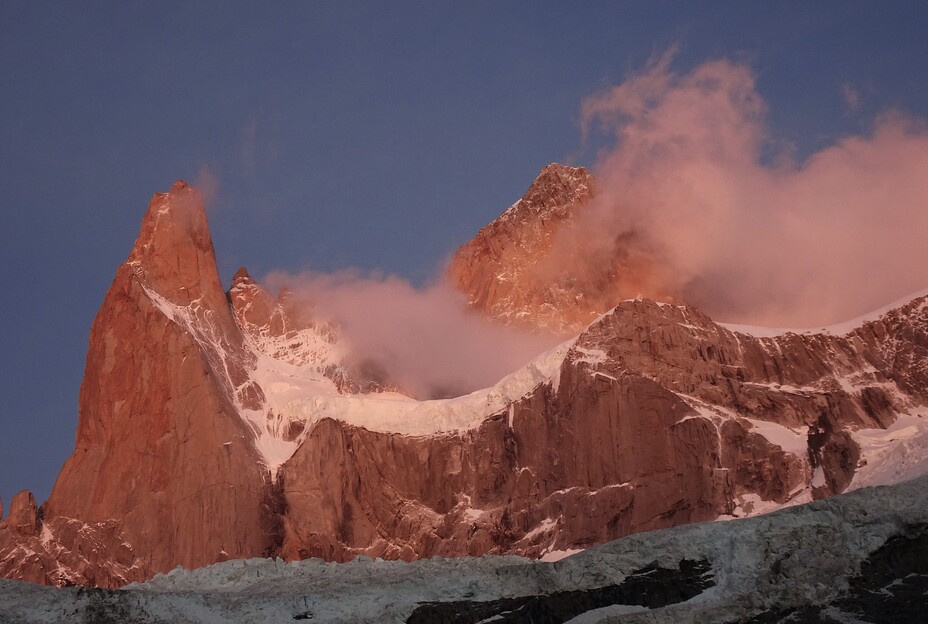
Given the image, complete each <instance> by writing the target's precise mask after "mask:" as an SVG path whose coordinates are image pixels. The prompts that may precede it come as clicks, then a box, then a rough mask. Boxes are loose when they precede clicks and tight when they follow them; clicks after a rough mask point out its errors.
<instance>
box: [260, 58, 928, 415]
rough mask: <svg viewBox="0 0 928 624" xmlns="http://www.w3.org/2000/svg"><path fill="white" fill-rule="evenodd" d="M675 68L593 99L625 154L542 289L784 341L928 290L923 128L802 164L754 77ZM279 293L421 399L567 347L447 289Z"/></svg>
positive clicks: (897, 126) (355, 277)
mask: <svg viewBox="0 0 928 624" xmlns="http://www.w3.org/2000/svg"><path fill="white" fill-rule="evenodd" d="M673 57H674V50H670V51H668V52H667V53H665V54H664V55H663V56H661V57H659V58H656V59H654V60H653V61H652V62H651V63H649V64H648V65H647V66H646V67H645V68H644V69H643V70H642V71H640V72H639V73H636V74H633V75H630V76H629V77H628V78H627V79H626V80H625V81H624V82H623V83H621V84H619V85H617V86H614V87H611V88H608V89H606V90H604V91H602V92H600V93H597V94H594V95H591V96H590V97H589V98H587V99H586V100H584V101H583V102H582V104H581V107H580V110H581V115H580V120H581V131H582V136H581V140H582V141H583V142H586V140H587V139H589V138H590V137H591V136H592V135H594V134H598V135H603V136H605V137H606V139H607V141H608V145H609V147H608V148H607V149H605V150H603V151H602V152H600V154H599V155H598V158H597V161H596V164H595V167H594V168H593V170H594V174H595V177H596V192H595V195H594V197H593V199H592V200H591V201H590V202H589V203H588V204H586V205H585V206H584V208H583V210H581V211H578V213H577V215H576V218H575V219H572V220H571V221H570V222H569V223H567V224H565V225H564V226H563V227H562V228H561V229H560V230H559V231H557V232H556V235H555V238H554V243H553V245H552V247H551V249H550V251H548V252H546V254H545V257H544V258H541V259H540V261H538V262H537V263H535V264H534V269H533V270H534V271H536V272H538V273H539V274H540V276H541V278H542V279H543V278H544V277H545V275H544V274H545V272H548V273H550V275H549V276H548V277H549V278H550V279H551V281H552V282H555V281H558V280H560V281H563V279H562V278H563V277H564V276H569V278H570V280H569V281H570V283H573V284H577V285H579V286H578V288H580V289H581V290H593V291H597V292H598V291H600V290H602V289H603V288H604V287H605V286H604V281H603V280H610V279H618V278H617V277H615V276H617V275H618V276H621V279H622V280H623V282H622V285H621V286H622V287H621V288H619V289H618V290H620V291H622V292H624V296H623V297H621V298H625V297H628V298H634V297H646V298H651V299H656V300H661V301H672V302H675V303H684V304H689V305H694V306H696V307H699V308H701V309H702V310H704V311H705V312H706V313H708V314H709V315H710V316H712V317H713V318H714V319H716V320H718V321H726V322H734V323H743V324H750V325H763V326H777V327H811V326H816V325H825V324H833V323H836V322H841V321H845V320H847V319H850V318H854V317H856V316H859V315H861V314H864V313H866V312H868V311H870V310H873V309H876V308H879V307H881V306H882V305H884V304H886V303H887V302H889V301H893V300H895V299H898V298H899V297H901V296H903V295H906V294H908V293H911V292H915V291H919V290H921V289H923V288H925V286H926V285H928V244H925V233H926V232H928V123H926V121H925V120H924V119H918V118H914V117H912V116H911V115H907V114H905V113H903V112H900V111H895V110H889V111H886V112H884V113H883V114H882V115H880V116H879V117H877V118H876V119H874V120H873V121H872V125H871V127H870V129H869V131H868V132H866V133H864V134H860V135H853V136H845V137H842V138H840V139H838V140H836V141H835V142H834V143H833V144H832V145H830V146H828V147H826V148H824V149H821V150H819V151H818V152H816V153H814V154H811V155H809V156H808V157H806V158H803V159H797V158H795V157H794V156H793V150H792V148H791V146H790V145H789V144H788V143H787V142H785V141H782V140H780V139H777V138H776V137H774V136H772V135H771V133H770V130H769V127H768V123H767V116H768V107H767V104H766V103H765V101H764V99H763V97H762V95H761V94H760V93H759V92H758V90H757V87H756V81H755V76H754V73H753V72H752V70H751V68H750V67H748V66H747V65H745V64H742V63H735V62H732V61H729V60H724V59H723V60H715V61H709V62H706V63H703V64H701V65H699V66H698V67H696V68H695V69H693V70H692V71H690V72H688V73H679V72H676V71H674V70H673V68H672V62H673ZM502 203H504V202H501V204H502ZM535 277H536V278H538V277H539V276H538V275H536V276H535ZM267 282H268V285H269V286H270V287H271V288H272V289H274V288H279V287H282V286H284V285H286V286H288V287H289V288H291V289H293V290H294V291H295V292H296V293H297V294H298V295H299V296H300V297H301V298H302V299H303V300H304V301H306V302H310V303H309V304H308V305H310V306H311V307H312V314H313V315H315V316H317V317H318V316H319V315H322V316H323V317H325V318H326V319H327V320H334V321H336V322H337V323H338V324H339V326H340V327H341V329H342V332H343V336H344V338H345V340H347V341H348V343H349V344H350V345H351V348H352V349H353V352H355V353H357V354H358V358H359V362H360V363H361V364H363V365H365V366H370V365H376V366H378V367H381V368H382V369H383V371H384V372H385V374H386V375H387V376H388V377H390V378H391V380H392V381H393V382H394V383H395V384H396V385H397V386H399V387H401V388H404V389H406V390H408V391H410V392H411V393H412V394H414V395H415V396H416V397H418V398H438V397H447V396H454V395H458V394H463V393H467V392H470V391H473V390H475V389H478V388H482V387H487V386H490V385H492V384H493V383H495V382H496V381H498V380H499V379H500V378H501V377H503V376H504V375H506V374H508V373H510V372H512V371H513V370H515V369H517V368H518V367H520V366H522V365H523V364H525V363H526V362H528V361H529V360H531V359H532V358H533V357H535V356H537V355H538V354H540V353H542V352H543V351H545V350H547V349H549V348H551V347H552V346H554V345H555V344H556V343H557V342H559V341H560V340H562V339H563V337H556V336H553V335H549V334H540V333H537V332H535V333H533V332H529V331H526V330H524V329H518V328H514V327H511V326H505V325H502V324H499V323H494V322H493V321H491V320H489V319H487V318H485V317H484V316H482V315H481V314H479V313H477V312H475V311H474V310H471V309H469V308H468V305H467V301H466V299H465V296H464V295H463V294H461V293H460V292H458V291H457V290H455V289H454V288H452V287H451V286H450V285H448V284H447V283H445V282H440V281H439V282H436V283H433V284H431V285H427V286H425V287H416V286H413V285H412V284H411V283H409V282H408V281H406V280H404V279H402V278H400V277H396V276H386V277H384V276H378V275H376V274H363V273H361V272H359V271H356V270H344V271H339V272H335V273H331V274H323V273H315V272H304V273H300V274H291V273H286V272H272V273H271V274H270V275H269V276H268V277H267ZM625 291H627V292H625ZM615 303H618V301H616V302H615Z"/></svg>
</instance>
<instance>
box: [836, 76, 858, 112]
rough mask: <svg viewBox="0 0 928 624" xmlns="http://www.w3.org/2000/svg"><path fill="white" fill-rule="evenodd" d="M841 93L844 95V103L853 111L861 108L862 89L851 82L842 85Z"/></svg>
mask: <svg viewBox="0 0 928 624" xmlns="http://www.w3.org/2000/svg"><path fill="white" fill-rule="evenodd" d="M841 95H842V97H844V105H845V106H847V109H848V110H849V111H851V112H856V111H857V110H858V109H859V108H860V91H859V90H858V89H857V87H855V86H854V85H852V84H851V83H849V82H846V83H844V84H843V85H841Z"/></svg>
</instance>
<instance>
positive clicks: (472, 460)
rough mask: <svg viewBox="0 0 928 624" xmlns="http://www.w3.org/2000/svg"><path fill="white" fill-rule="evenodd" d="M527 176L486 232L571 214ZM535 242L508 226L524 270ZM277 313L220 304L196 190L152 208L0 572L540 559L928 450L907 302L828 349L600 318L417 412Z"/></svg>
mask: <svg viewBox="0 0 928 624" xmlns="http://www.w3.org/2000/svg"><path fill="white" fill-rule="evenodd" d="M540 178H541V182H539V183H538V184H535V185H533V186H532V187H531V189H530V193H529V194H527V196H528V197H529V199H527V200H525V203H524V204H521V208H519V209H516V210H512V211H511V212H507V213H504V215H503V217H505V216H506V215H507V214H508V215H509V220H512V221H514V220H515V216H519V215H522V213H526V214H528V213H531V214H541V213H544V214H549V213H551V212H552V211H554V213H556V214H558V215H561V217H563V219H562V221H563V220H564V219H568V218H569V217H570V215H571V214H573V213H572V211H573V210H575V209H578V206H581V205H582V203H583V202H584V201H588V200H589V198H591V197H592V191H591V190H590V189H591V185H592V182H591V181H590V180H591V178H590V177H589V173H588V172H585V170H578V169H569V168H564V167H560V166H558V167H555V166H553V165H552V166H549V167H548V168H546V170H545V171H543V172H542V176H540ZM578 181H579V182H578ZM572 185H573V186H572ZM552 188H554V191H552V190H551V189H552ZM536 195H537V198H536V199H537V200H536V199H532V198H533V197H536ZM578 198H579V199H578ZM565 199H566V204H565V203H564V202H561V200H565ZM547 200H551V201H553V202H554V203H553V204H550V205H548V204H545V201H547ZM558 202H561V203H558ZM519 205H520V204H519V203H518V202H517V204H516V206H519ZM538 206H542V207H544V206H547V208H546V209H545V210H540V211H535V210H534V207H538ZM524 216H525V215H522V217H524ZM503 217H501V219H502V218H503ZM561 217H559V218H561ZM520 218H521V217H520ZM503 222H504V224H505V219H504V221H503ZM495 223H496V222H495ZM519 223H522V224H523V225H524V222H523V221H519ZM549 223H550V222H549ZM542 225H543V226H544V227H541V226H539V227H541V229H532V228H533V227H534V226H531V224H529V225H528V226H525V227H528V228H529V229H528V230H526V231H528V232H529V233H530V234H531V236H533V237H535V238H534V239H532V240H535V241H536V242H537V241H541V242H540V243H538V244H539V245H541V246H540V247H538V249H542V250H544V249H547V248H548V247H545V245H547V244H548V243H547V242H545V241H546V240H547V239H546V238H545V236H547V234H550V232H549V231H548V230H547V229H545V228H546V227H547V226H546V225H545V224H542ZM488 227H490V226H488ZM520 227H522V226H521V225H520ZM539 233H541V234H539ZM478 237H479V235H478ZM475 240H477V239H475ZM485 244H488V242H487V241H486V240H483V241H480V242H478V243H475V244H474V245H475V246H472V247H471V248H481V249H486V247H485ZM533 244H535V243H533ZM465 247H467V246H465ZM462 249H463V248H462ZM534 251H537V249H536V248H532V249H529V250H528V251H527V252H526V253H528V254H529V255H531V254H532V253H534ZM478 256H479V254H478ZM532 261H533V260H532V259H531V258H528V259H524V262H523V264H522V265H520V266H530V265H531V262H532ZM529 281H530V282H531V280H529ZM603 296H604V297H605V296H611V295H603ZM289 297H291V295H290V294H288V293H286V292H283V293H281V294H280V295H279V296H277V297H274V296H272V295H270V294H269V293H267V291H265V290H264V289H263V288H262V287H261V286H260V285H259V284H257V283H256V282H254V280H253V279H251V277H250V276H249V275H248V274H247V271H243V270H240V271H238V272H237V273H236V275H235V277H234V278H233V281H232V285H231V287H230V289H229V291H228V292H225V291H223V289H222V286H221V284H220V282H219V276H218V270H217V269H216V264H215V256H214V251H213V246H212V241H211V239H210V237H209V229H208V224H207V221H206V213H205V211H204V210H203V206H202V201H201V200H200V198H199V196H198V194H197V192H196V191H195V190H194V189H191V188H190V187H189V186H187V185H186V184H185V183H183V182H178V183H176V184H175V185H174V186H173V187H172V189H171V191H170V192H168V193H162V194H156V195H155V196H154V198H153V199H152V202H151V204H150V206H149V209H148V211H147V212H146V215H145V217H144V218H143V221H142V226H141V228H140V234H139V238H138V240H137V242H136V245H135V246H134V247H133V250H132V252H131V253H130V255H129V257H128V259H127V261H126V262H125V263H124V264H123V265H121V266H120V268H119V269H118V270H117V273H116V277H115V278H114V281H113V284H112V286H111V287H110V290H109V292H108V293H107V296H106V299H105V300H104V303H103V306H102V307H101V310H100V312H99V314H98V316H97V319H96V320H95V321H94V325H93V328H92V330H91V339H90V348H89V350H88V358H87V370H86V373H85V379H84V383H83V385H82V390H81V398H80V411H79V426H78V435H77V443H76V448H75V452H74V454H73V455H72V456H71V458H69V459H68V461H67V462H66V463H65V466H64V468H63V469H62V472H61V475H60V476H59V479H58V482H57V483H56V485H55V488H54V489H53V491H52V495H51V497H50V498H49V501H48V502H47V503H46V504H44V505H43V506H42V507H41V508H37V507H36V506H35V505H34V503H33V504H32V505H31V506H30V505H29V504H28V499H29V497H28V496H25V495H24V496H23V497H17V499H16V501H15V505H13V504H11V513H10V517H13V516H14V514H13V513H12V510H13V509H14V508H15V509H16V514H15V517H16V518H18V520H16V521H15V522H13V523H11V522H9V521H5V522H4V523H3V524H2V525H0V576H4V577H12V578H23V579H28V580H32V581H35V582H40V583H46V584H53V585H67V584H75V583H76V584H82V585H93V586H103V587H113V586H119V585H122V584H124V583H126V582H129V581H134V580H143V579H145V578H148V577H150V576H151V575H152V574H154V573H156V572H165V571H167V570H169V569H172V568H173V567H175V566H176V565H182V566H184V567H198V566H202V565H206V564H209V563H213V562H216V561H223V560H226V559H235V558H248V557H252V556H275V555H280V556H283V557H284V558H286V559H302V558H306V557H313V556H319V557H323V558H325V559H328V560H336V561H346V560H349V559H352V558H354V557H355V556H357V555H361V554H363V555H368V556H375V557H383V558H400V559H415V558H423V557H429V556H433V555H442V556H455V555H465V554H470V555H479V554H485V553H496V554H501V553H515V554H521V555H526V556H531V557H543V556H555V555H556V554H557V553H564V552H569V551H572V550H576V549H580V548H586V547H589V546H590V545H593V544H596V543H600V542H603V541H607V540H609V539H613V538H615V537H618V536H621V535H626V534H629V533H633V532H639V531H647V530H653V529H658V528H664V527H668V526H674V525H676V524H680V523H688V522H695V521H703V520H713V519H716V518H719V517H730V516H733V515H737V516H744V515H750V514H753V513H757V512H759V511H762V510H766V509H769V508H771V507H776V506H779V505H785V504H795V503H797V502H802V501H806V500H812V499H813V498H821V497H827V496H831V495H834V494H837V493H839V492H841V491H844V490H846V489H847V488H848V487H860V486H863V485H867V483H868V481H867V480H868V479H870V480H874V479H879V478H888V477H887V476H886V475H889V474H890V473H891V467H887V466H886V461H885V460H886V458H887V457H889V456H892V454H893V453H896V452H897V451H898V450H899V449H903V448H905V449H909V450H910V451H912V453H913V454H914V455H915V456H917V457H920V458H921V457H923V455H924V453H923V451H924V448H928V434H926V431H928V427H926V420H925V418H924V417H925V416H928V412H926V410H925V405H926V404H928V391H926V390H925V388H926V387H928V383H926V382H928V297H925V296H922V297H919V298H917V299H914V300H912V301H911V302H909V303H907V304H905V305H903V306H901V307H899V308H896V309H894V310H890V311H887V312H886V313H885V314H882V315H881V316H879V317H878V318H876V319H870V320H868V321H866V322H864V323H863V324H862V325H861V326H860V327H858V328H856V329H853V330H852V331H849V332H848V333H847V334H844V335H840V336H839V335H831V334H828V333H814V334H795V333H787V334H782V335H778V336H751V335H749V334H747V333H744V332H738V331H732V330H731V329H729V328H727V327H726V326H725V325H723V324H717V323H714V322H713V321H712V320H711V319H710V318H709V317H708V316H706V315H705V314H703V313H701V312H700V311H698V310H696V309H695V308H691V307H687V306H682V305H677V304H667V303H655V302H653V301H650V300H646V299H625V300H619V301H617V302H615V303H613V305H612V306H610V308H609V310H608V311H607V312H605V313H603V314H600V315H598V316H597V317H596V318H594V319H592V321H591V322H587V323H585V324H584V325H583V327H582V328H581V329H580V330H578V332H577V333H576V334H575V336H574V337H573V338H571V339H570V340H569V341H567V342H565V343H564V344H563V345H562V346H561V347H560V348H559V349H555V350H553V351H551V352H549V353H548V354H547V355H546V356H545V357H544V358H541V359H539V360H537V361H536V362H534V363H533V364H531V365H530V366H529V367H527V368H525V369H523V370H522V371H517V372H516V373H514V374H513V375H511V376H509V377H507V378H505V379H504V380H502V381H501V382H500V383H499V384H497V386H494V387H492V388H490V389H487V390H484V391H478V392H475V393H473V394H472V395H469V396H466V397H458V398H456V399H447V400H436V401H425V402H416V401H413V400H411V399H410V398H409V397H405V396H402V395H399V394H397V393H395V392H391V391H390V388H389V387H386V386H384V385H383V384H382V383H380V382H378V381H377V380H376V379H369V378H365V377H363V376H361V377H358V375H357V372H356V371H353V370H352V369H351V368H350V367H349V366H347V365H346V364H345V360H344V359H342V358H343V353H342V352H340V351H339V349H340V348H341V345H340V338H339V335H338V328H337V327H336V326H333V325H330V324H326V323H320V322H318V321H317V320H314V319H312V318H307V317H305V316H302V317H301V316H300V314H301V310H302V308H301V307H299V306H294V305H292V301H291V300H290V299H289ZM551 301H555V303H556V300H551ZM551 301H544V302H543V303H544V304H545V305H553V304H552V303H551ZM601 301H605V299H602V300H601ZM529 303H531V302H529ZM531 305H534V304H531ZM489 313H490V314H491V316H492V315H493V312H492V310H491V311H490V312H489ZM589 313H590V311H589V310H588V311H587V312H585V313H584V314H589ZM581 316H582V315H581ZM526 318H528V317H526ZM566 318H567V317H564V319H566ZM572 318H573V319H574V321H573V322H577V319H578V318H580V316H574V317H572ZM502 320H503V321H506V320H507V319H506V318H503V319H502ZM535 320H536V321H538V325H540V326H541V327H548V328H549V329H550V327H551V326H550V325H549V324H547V321H546V320H545V318H536V319H535ZM562 320H563V319H562ZM742 329H743V328H742ZM894 427H895V429H894ZM882 432H887V434H888V433H889V432H892V436H894V437H895V438H898V439H894V440H888V439H887V438H886V436H884V435H883V433H882ZM905 445H908V446H905ZM923 447H924V448H923ZM925 459H926V462H928V457H926V458H925ZM863 462H867V463H866V464H864V463H863ZM870 462H872V465H871V463H870ZM926 466H928V463H926ZM877 469H879V470H883V472H878V471H877ZM906 469H907V470H915V471H917V470H918V468H917V466H916V467H914V468H913V467H912V466H909V467H908V468H906ZM893 474H894V473H893ZM33 510H34V511H33Z"/></svg>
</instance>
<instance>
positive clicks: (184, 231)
mask: <svg viewBox="0 0 928 624" xmlns="http://www.w3.org/2000/svg"><path fill="white" fill-rule="evenodd" d="M128 263H129V264H130V265H131V266H132V267H133V269H134V270H135V273H136V274H137V275H139V277H140V278H142V281H143V282H144V283H145V285H146V286H148V287H149V288H151V289H152V290H154V291H155V292H156V293H158V294H160V295H162V296H164V297H166V298H168V299H169V300H171V301H173V302H174V303H177V304H179V305H187V304H188V303H190V302H191V301H193V300H195V299H198V298H200V297H201V296H202V295H203V294H204V293H206V292H209V293H211V294H212V295H216V293H222V288H221V285H220V281H219V273H218V269H217V267H216V258H215V253H214V251H213V241H212V238H211V237H210V233H209V224H208V222H207V220H206V209H205V208H204V205H203V198H202V197H201V195H200V192H199V191H198V190H197V189H196V188H194V187H192V186H190V185H188V184H187V183H186V182H184V181H183V180H178V181H177V182H175V183H174V184H173V185H172V186H171V190H170V191H168V192H167V193H156V194H155V195H154V197H152V199H151V203H149V205H148V211H147V212H146V213H145V217H144V218H143V219H142V226H141V228H140V229H139V235H138V238H137V239H136V241H135V245H134V246H133V248H132V252H131V253H130V254H129V259H128Z"/></svg>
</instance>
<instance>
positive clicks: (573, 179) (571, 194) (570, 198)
mask: <svg viewBox="0 0 928 624" xmlns="http://www.w3.org/2000/svg"><path fill="white" fill-rule="evenodd" d="M592 186H593V175H592V174H591V173H590V172H589V171H588V170H587V169H586V168H584V167H570V166H567V165H561V164H558V163H551V164H550V165H548V166H547V167H545V168H544V169H542V170H541V173H539V174H538V177H537V178H535V181H534V182H532V185H531V186H530V187H529V189H528V191H526V193H525V195H524V196H523V197H522V200H521V201H520V203H521V204H523V205H526V206H529V207H532V208H534V209H535V210H536V211H537V210H538V209H540V208H551V207H556V206H568V205H571V204H575V203H577V202H582V201H586V200H588V199H589V198H590V197H591V196H592V195H593V189H592Z"/></svg>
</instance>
